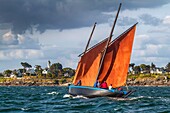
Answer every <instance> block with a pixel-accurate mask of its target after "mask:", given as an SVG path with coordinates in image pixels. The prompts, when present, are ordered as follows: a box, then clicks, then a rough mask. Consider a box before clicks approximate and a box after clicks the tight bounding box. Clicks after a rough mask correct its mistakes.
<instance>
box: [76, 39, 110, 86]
mask: <svg viewBox="0 0 170 113" xmlns="http://www.w3.org/2000/svg"><path fill="white" fill-rule="evenodd" d="M106 43H107V39H105V40H104V41H102V42H101V43H99V44H97V45H96V46H95V47H92V48H91V49H90V50H88V52H86V53H85V54H84V55H83V56H82V57H81V59H80V61H79V63H78V67H77V70H76V74H75V77H74V80H73V84H74V85H75V84H76V83H77V82H78V81H79V80H81V82H82V85H83V86H93V85H94V83H95V81H96V74H97V72H98V68H99V64H100V59H101V52H102V51H103V50H104V48H105V46H106Z"/></svg>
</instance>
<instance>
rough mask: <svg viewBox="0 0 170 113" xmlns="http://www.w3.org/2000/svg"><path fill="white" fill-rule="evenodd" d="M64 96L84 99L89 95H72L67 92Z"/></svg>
mask: <svg viewBox="0 0 170 113" xmlns="http://www.w3.org/2000/svg"><path fill="white" fill-rule="evenodd" d="M63 98H73V99H77V98H83V99H88V98H87V97H84V96H82V95H77V96H73V95H70V94H65V95H64V96H63Z"/></svg>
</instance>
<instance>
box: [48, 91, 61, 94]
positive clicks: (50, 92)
mask: <svg viewBox="0 0 170 113" xmlns="http://www.w3.org/2000/svg"><path fill="white" fill-rule="evenodd" d="M47 94H48V95H58V94H59V92H55V91H53V92H50V93H47Z"/></svg>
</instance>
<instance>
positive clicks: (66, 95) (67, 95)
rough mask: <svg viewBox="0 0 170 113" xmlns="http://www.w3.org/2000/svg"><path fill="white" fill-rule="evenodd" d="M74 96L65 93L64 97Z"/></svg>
mask: <svg viewBox="0 0 170 113" xmlns="http://www.w3.org/2000/svg"><path fill="white" fill-rule="evenodd" d="M72 97H73V96H72V95H70V94H65V95H64V96H63V98H72Z"/></svg>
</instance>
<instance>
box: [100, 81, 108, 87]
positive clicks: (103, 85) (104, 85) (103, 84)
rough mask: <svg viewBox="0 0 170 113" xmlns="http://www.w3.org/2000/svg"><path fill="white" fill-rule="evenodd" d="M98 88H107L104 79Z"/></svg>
mask: <svg viewBox="0 0 170 113" xmlns="http://www.w3.org/2000/svg"><path fill="white" fill-rule="evenodd" d="M100 88H103V89H108V86H107V83H106V81H104V82H103V83H102V84H101V85H100Z"/></svg>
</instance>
